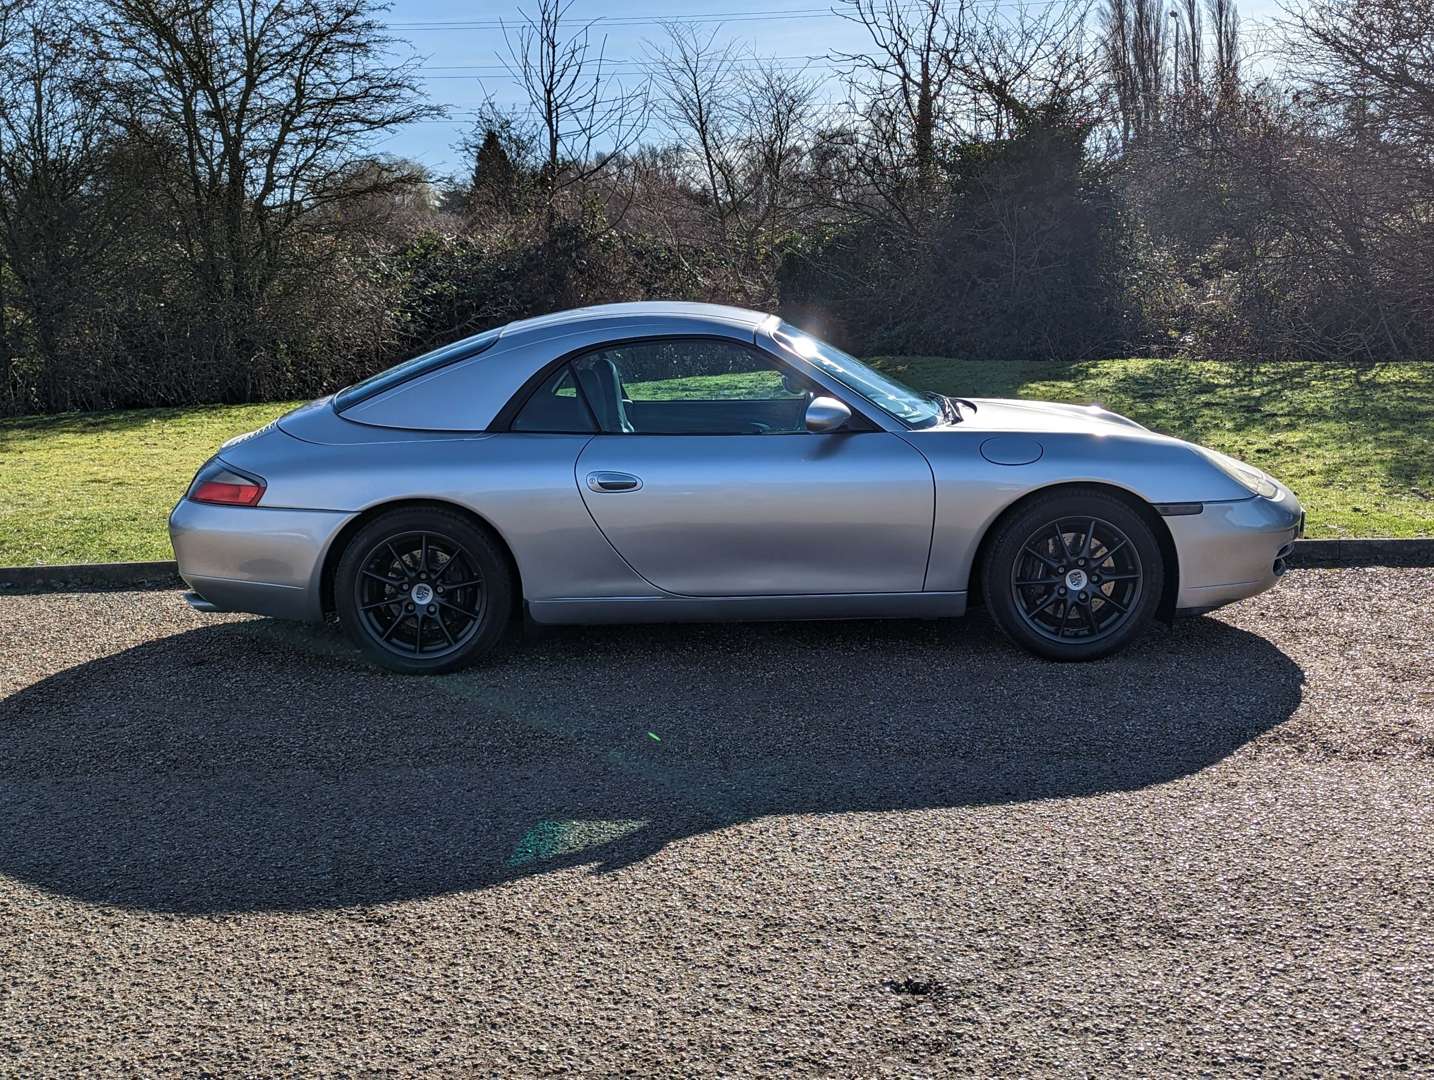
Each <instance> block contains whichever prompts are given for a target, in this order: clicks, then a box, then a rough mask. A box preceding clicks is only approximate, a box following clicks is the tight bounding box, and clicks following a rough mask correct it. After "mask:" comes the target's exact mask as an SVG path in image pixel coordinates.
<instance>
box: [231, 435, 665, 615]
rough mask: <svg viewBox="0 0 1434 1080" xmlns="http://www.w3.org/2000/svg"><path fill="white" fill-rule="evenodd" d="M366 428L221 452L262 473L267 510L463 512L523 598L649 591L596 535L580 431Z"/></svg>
mask: <svg viewBox="0 0 1434 1080" xmlns="http://www.w3.org/2000/svg"><path fill="white" fill-rule="evenodd" d="M334 422H335V423H336V424H338V425H341V426H342V428H344V429H352V428H359V430H360V431H361V432H363V431H364V429H363V428H362V427H361V426H360V425H353V424H349V423H348V422H346V421H343V420H339V419H337V418H335V420H334ZM325 423H327V421H325ZM346 434H350V435H351V434H352V432H351V431H349V432H347V433H346ZM365 434H366V435H367V436H368V438H367V441H361V442H336V443H313V442H306V441H303V440H300V439H298V438H295V437H294V436H292V435H288V434H286V433H284V432H283V431H276V432H273V433H270V434H267V435H265V436H263V437H260V438H255V439H251V440H249V441H247V442H244V443H241V444H239V445H238V446H236V447H234V448H233V450H232V451H226V452H225V454H224V455H223V456H224V458H225V460H227V461H230V462H231V463H232V464H234V465H236V466H238V467H239V468H242V469H247V470H249V471H251V472H255V473H257V474H259V475H260V476H262V477H264V479H265V480H266V481H267V483H268V489H267V491H266V493H265V495H264V503H265V505H266V506H270V507H302V508H305V509H310V510H333V511H342V512H345V513H350V514H353V513H362V512H364V511H367V510H372V509H374V508H376V507H379V506H382V505H384V504H388V503H393V502H397V501H414V500H423V501H433V502H441V503H450V504H453V505H455V506H458V507H461V508H464V509H467V510H470V511H472V512H473V513H475V514H477V515H478V516H479V517H480V518H482V519H483V520H484V521H486V522H487V523H488V524H489V525H490V526H491V527H492V528H493V529H494V530H495V531H496V532H497V533H498V535H499V536H500V537H501V538H502V540H503V541H504V542H505V543H506V544H507V545H508V548H509V550H511V551H512V553H513V556H514V559H515V561H516V562H517V564H518V571H519V574H520V575H521V576H522V585H523V589H524V593H525V595H526V597H527V598H528V599H530V600H532V599H552V598H561V597H570V596H645V595H651V594H653V592H654V590H653V589H652V587H651V586H650V585H648V584H647V583H646V582H644V581H643V580H642V579H641V578H640V577H638V576H637V574H635V573H634V572H633V571H632V569H631V568H630V567H629V566H628V565H627V564H626V563H625V562H623V560H622V559H621V558H620V557H619V556H618V555H617V553H616V552H615V551H614V550H613V549H612V546H611V545H610V544H609V543H608V542H607V540H606V539H605V538H604V537H603V535H602V533H601V532H599V531H598V529H597V526H596V525H595V524H594V523H593V520H592V517H591V516H590V515H589V514H588V512H587V508H586V507H585V506H584V504H583V501H582V497H581V496H580V495H579V493H578V490H577V483H576V480H575V476H574V465H575V462H576V461H577V457H578V454H579V453H580V452H581V450H582V448H583V447H584V446H585V445H586V444H587V442H588V440H589V439H590V438H591V436H588V435H530V434H521V433H504V434H498V435H488V434H477V435H463V434H456V435H438V434H433V433H427V434H424V433H417V434H415V433H407V432H400V431H394V430H389V429H382V428H369V429H367V430H366V432H365Z"/></svg>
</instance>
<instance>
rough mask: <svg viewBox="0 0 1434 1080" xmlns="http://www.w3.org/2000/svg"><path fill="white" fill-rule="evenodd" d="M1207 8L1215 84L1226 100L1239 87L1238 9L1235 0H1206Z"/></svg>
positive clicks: (1220, 95)
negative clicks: (1213, 45)
mask: <svg viewBox="0 0 1434 1080" xmlns="http://www.w3.org/2000/svg"><path fill="white" fill-rule="evenodd" d="M1206 12H1207V13H1208V15H1209V17H1210V25H1211V28H1212V30H1213V32H1214V35H1215V85H1216V88H1217V89H1218V92H1219V98H1220V100H1221V101H1222V102H1229V101H1231V100H1233V99H1234V97H1235V96H1236V94H1237V93H1238V92H1239V88H1240V13H1239V11H1238V10H1236V8H1235V0H1206Z"/></svg>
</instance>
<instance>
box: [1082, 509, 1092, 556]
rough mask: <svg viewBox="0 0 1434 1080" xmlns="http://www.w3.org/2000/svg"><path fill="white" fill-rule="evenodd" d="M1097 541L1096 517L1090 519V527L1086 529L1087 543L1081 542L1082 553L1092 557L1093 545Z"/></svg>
mask: <svg viewBox="0 0 1434 1080" xmlns="http://www.w3.org/2000/svg"><path fill="white" fill-rule="evenodd" d="M1094 543H1095V518H1091V519H1090V527H1089V528H1088V529H1086V531H1085V543H1083V544H1081V548H1080V553H1081V555H1082V556H1084V557H1085V558H1087V559H1088V558H1090V548H1091V545H1092V544H1094Z"/></svg>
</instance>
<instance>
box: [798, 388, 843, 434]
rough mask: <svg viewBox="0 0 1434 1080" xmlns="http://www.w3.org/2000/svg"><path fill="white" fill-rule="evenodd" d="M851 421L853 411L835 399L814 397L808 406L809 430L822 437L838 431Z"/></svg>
mask: <svg viewBox="0 0 1434 1080" xmlns="http://www.w3.org/2000/svg"><path fill="white" fill-rule="evenodd" d="M850 419H851V410H850V409H848V408H847V407H846V405H845V404H843V403H842V402H840V401H838V400H837V399H836V398H834V397H814V398H812V400H811V403H810V404H808V405H807V430H808V431H811V432H815V433H816V434H818V435H820V434H822V433H823V432H828V431H836V430H837V429H838V428H840V427H842V426H843V425H845V424H846V422H847V421H848V420H850Z"/></svg>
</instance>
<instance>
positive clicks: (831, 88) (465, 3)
mask: <svg viewBox="0 0 1434 1080" xmlns="http://www.w3.org/2000/svg"><path fill="white" fill-rule="evenodd" d="M975 2H977V3H982V4H987V3H998V2H1003V0H975ZM1042 3H1043V0H1031V5H1032V6H1033V7H1037V6H1041V5H1042ZM519 6H520V4H519V3H518V2H498V3H494V2H491V0H399V2H395V3H394V5H393V7H392V9H391V10H390V11H389V13H388V15H387V16H386V18H385V21H386V22H388V24H389V25H390V27H391V28H392V29H391V33H392V34H393V35H394V36H395V37H397V38H400V39H402V40H403V41H404V42H406V43H407V44H408V45H409V46H411V48H412V50H413V52H414V53H415V54H416V55H417V56H418V57H420V58H421V60H422V63H423V68H422V74H423V76H424V80H423V82H424V86H425V87H426V89H427V91H428V93H429V96H430V98H431V99H432V100H433V101H435V102H440V103H443V104H445V105H447V106H449V119H448V120H444V121H425V122H423V123H419V124H413V125H410V126H408V127H406V128H404V129H403V130H401V131H399V132H397V133H395V134H393V135H391V136H389V137H388V138H386V139H384V140H383V143H382V145H380V146H378V147H376V149H378V150H380V151H382V152H384V153H388V154H396V155H399V156H402V157H406V158H412V159H413V160H415V161H419V162H422V163H423V164H424V165H426V166H427V167H428V168H429V169H431V170H432V171H433V172H434V173H435V174H437V175H444V174H447V173H449V172H452V171H454V170H455V168H456V166H457V163H456V158H455V155H454V153H453V150H452V145H453V143H455V142H456V141H457V140H458V138H459V137H460V135H461V134H462V133H463V132H464V131H465V130H466V129H467V128H468V127H469V126H470V125H471V122H472V121H471V115H472V112H473V110H475V109H476V108H478V107H479V106H480V105H481V104H482V102H483V101H484V100H485V98H491V99H492V100H493V101H495V102H497V103H499V104H518V103H520V102H521V101H522V91H521V90H520V88H519V87H518V86H516V85H515V84H514V82H513V80H512V79H511V78H510V77H509V76H508V75H507V74H506V73H505V72H504V70H503V67H502V64H501V61H500V54H501V53H502V52H503V49H504V45H503V33H502V31H501V30H500V29H499V28H498V27H497V25H496V23H497V22H498V21H499V20H503V21H505V22H509V23H514V22H516V19H517V11H518V8H519ZM1240 11H1241V14H1242V16H1244V17H1245V19H1246V22H1247V24H1249V28H1250V29H1251V30H1253V29H1254V24H1257V23H1259V22H1262V21H1264V20H1266V19H1268V18H1270V17H1272V16H1274V15H1276V14H1277V13H1278V12H1277V9H1276V0H1244V2H1242V3H1241V4H1240ZM674 16H675V17H679V18H682V19H704V18H706V17H708V16H721V18H713V20H712V21H711V22H710V23H704V24H703V25H702V27H701V29H703V30H708V31H710V30H716V31H717V33H718V35H719V38H720V39H721V40H724V41H731V42H735V43H737V44H739V46H742V47H745V48H747V49H749V50H751V51H754V52H757V53H759V54H761V55H764V56H773V57H781V58H782V63H783V64H788V65H801V64H802V63H804V62H806V61H804V60H803V58H805V57H818V58H819V59H816V60H813V61H811V62H810V63H811V70H812V71H813V72H814V73H817V74H820V75H822V76H825V77H827V78H828V79H829V80H830V81H829V82H828V83H827V85H826V86H824V87H823V88H822V90H821V92H820V93H819V97H822V98H826V99H835V98H839V97H840V96H841V87H840V84H839V83H838V82H836V81H835V80H834V79H832V78H831V75H832V74H833V73H832V71H831V65H830V64H829V63H828V62H826V61H825V60H824V59H820V58H821V57H825V56H826V55H828V54H830V53H833V52H843V51H853V52H855V51H860V50H861V49H862V48H863V47H864V44H865V41H866V39H865V35H864V33H863V31H862V30H861V28H860V27H859V26H856V25H853V24H852V23H851V22H849V21H847V20H845V19H842V18H840V17H839V16H837V15H834V14H833V13H832V11H831V4H830V3H822V2H821V0H769V2H767V3H766V4H763V3H762V2H761V0H666V2H663V0H574V3H573V6H572V10H571V14H570V20H571V21H572V23H573V24H574V25H575V26H576V25H580V24H581V23H582V22H585V21H588V20H599V21H598V24H597V26H596V27H595V29H594V31H593V38H594V41H595V42H596V41H598V40H600V39H601V38H604V37H605V38H606V54H607V56H608V58H609V59H610V60H612V61H619V62H621V61H632V60H634V59H638V60H640V59H642V57H643V55H644V42H645V41H646V40H661V39H662V38H663V36H664V35H663V30H662V27H661V26H660V25H658V23H659V21H660V20H662V19H665V18H672V17H674ZM613 67H614V70H615V71H622V72H629V73H631V74H627V75H624V76H623V78H625V79H632V80H637V79H639V78H640V76H639V74H637V73H636V71H635V69H634V68H633V66H632V64H631V63H630V62H629V63H616V64H614V65H613Z"/></svg>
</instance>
